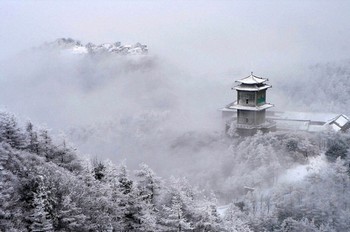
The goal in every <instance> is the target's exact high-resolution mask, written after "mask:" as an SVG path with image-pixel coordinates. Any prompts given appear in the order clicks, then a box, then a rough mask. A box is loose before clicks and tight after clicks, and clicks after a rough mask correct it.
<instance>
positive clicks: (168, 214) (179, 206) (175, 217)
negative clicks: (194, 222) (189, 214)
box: [162, 195, 192, 232]
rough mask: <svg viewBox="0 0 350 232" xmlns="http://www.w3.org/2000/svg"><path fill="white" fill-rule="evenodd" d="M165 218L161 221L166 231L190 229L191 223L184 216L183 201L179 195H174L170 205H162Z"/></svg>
mask: <svg viewBox="0 0 350 232" xmlns="http://www.w3.org/2000/svg"><path fill="white" fill-rule="evenodd" d="M164 212H165V218H163V220H162V222H163V224H164V225H165V226H166V227H165V228H166V231H177V232H180V231H189V230H191V229H192V226H191V223H190V222H188V220H187V219H186V218H185V216H184V212H183V203H182V202H181V201H180V197H179V196H177V195H174V196H173V198H172V201H171V207H166V206H165V207H164Z"/></svg>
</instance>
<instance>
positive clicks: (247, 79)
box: [236, 74, 269, 85]
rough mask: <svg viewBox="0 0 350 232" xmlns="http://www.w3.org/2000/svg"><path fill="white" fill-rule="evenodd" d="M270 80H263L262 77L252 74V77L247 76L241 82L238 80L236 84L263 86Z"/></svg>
mask: <svg viewBox="0 0 350 232" xmlns="http://www.w3.org/2000/svg"><path fill="white" fill-rule="evenodd" d="M268 80H269V79H267V78H262V77H258V76H254V75H253V74H250V76H247V77H245V78H243V79H241V80H237V81H236V82H239V83H242V84H247V85H252V84H262V83H264V82H266V81H268Z"/></svg>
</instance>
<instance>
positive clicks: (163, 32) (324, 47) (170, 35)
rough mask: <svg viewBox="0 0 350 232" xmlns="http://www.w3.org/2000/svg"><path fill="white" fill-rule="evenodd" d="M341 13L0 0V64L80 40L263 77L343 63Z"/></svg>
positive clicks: (207, 69) (297, 4) (234, 5)
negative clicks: (64, 40)
mask: <svg viewBox="0 0 350 232" xmlns="http://www.w3.org/2000/svg"><path fill="white" fill-rule="evenodd" d="M349 10H350V2H349V1H342V0H339V1H311V0H309V1H269V0H265V1H4V0H3V1H1V2H0V19H1V21H0V35H1V36H0V43H1V45H2V46H1V54H0V60H1V59H6V58H7V57H8V56H11V55H14V54H16V53H18V52H20V51H21V50H23V49H28V48H29V47H33V46H37V45H40V44H42V43H43V42H44V41H53V40H55V39H56V38H60V37H71V38H74V39H78V40H81V41H82V42H84V43H87V42H94V43H103V42H111V41H121V42H122V43H135V42H141V43H144V44H147V45H148V46H149V48H150V51H151V53H153V54H156V55H159V56H161V57H162V58H163V59H168V60H170V61H171V62H172V63H173V64H174V65H177V66H178V67H179V68H181V69H185V70H190V71H191V72H194V73H196V74H207V73H212V74H213V75H214V74H216V75H218V74H220V71H221V72H223V73H225V72H229V71H232V70H235V69H237V67H240V68H241V69H242V70H244V71H245V72H247V71H246V70H248V73H249V71H250V70H253V71H256V72H258V73H259V72H260V73H262V74H265V73H267V72H268V71H269V70H271V69H275V70H276V69H278V68H276V67H280V68H282V69H283V68H286V67H290V66H293V65H295V64H300V63H315V62H320V61H325V60H326V61H328V60H339V59H344V58H347V54H349V51H350V45H349V43H348V40H347V38H349V33H350V30H349V29H350V19H349V18H350V16H349V14H348V12H349ZM219 70H220V71H219ZM272 72H273V71H272ZM278 72H280V70H278Z"/></svg>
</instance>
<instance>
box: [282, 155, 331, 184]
mask: <svg viewBox="0 0 350 232" xmlns="http://www.w3.org/2000/svg"><path fill="white" fill-rule="evenodd" d="M326 165H327V162H326V160H325V156H324V155H320V156H316V157H312V158H309V163H308V164H306V165H299V166H296V167H294V168H291V169H288V170H286V172H285V173H284V174H283V175H281V176H280V177H279V178H278V182H295V181H300V180H302V179H303V178H304V177H305V176H306V175H308V174H310V173H317V172H319V171H320V170H321V169H322V168H323V167H325V166H326Z"/></svg>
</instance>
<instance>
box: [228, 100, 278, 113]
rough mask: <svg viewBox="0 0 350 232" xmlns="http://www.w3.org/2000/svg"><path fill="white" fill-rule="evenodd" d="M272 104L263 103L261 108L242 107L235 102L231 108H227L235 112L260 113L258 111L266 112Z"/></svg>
mask: <svg viewBox="0 0 350 232" xmlns="http://www.w3.org/2000/svg"><path fill="white" fill-rule="evenodd" d="M273 106H274V105H273V104H270V103H265V104H264V105H261V106H243V105H239V104H237V101H235V102H234V103H233V104H232V105H231V106H229V108H230V109H236V110H250V111H260V110H266V109H269V108H271V107H273Z"/></svg>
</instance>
